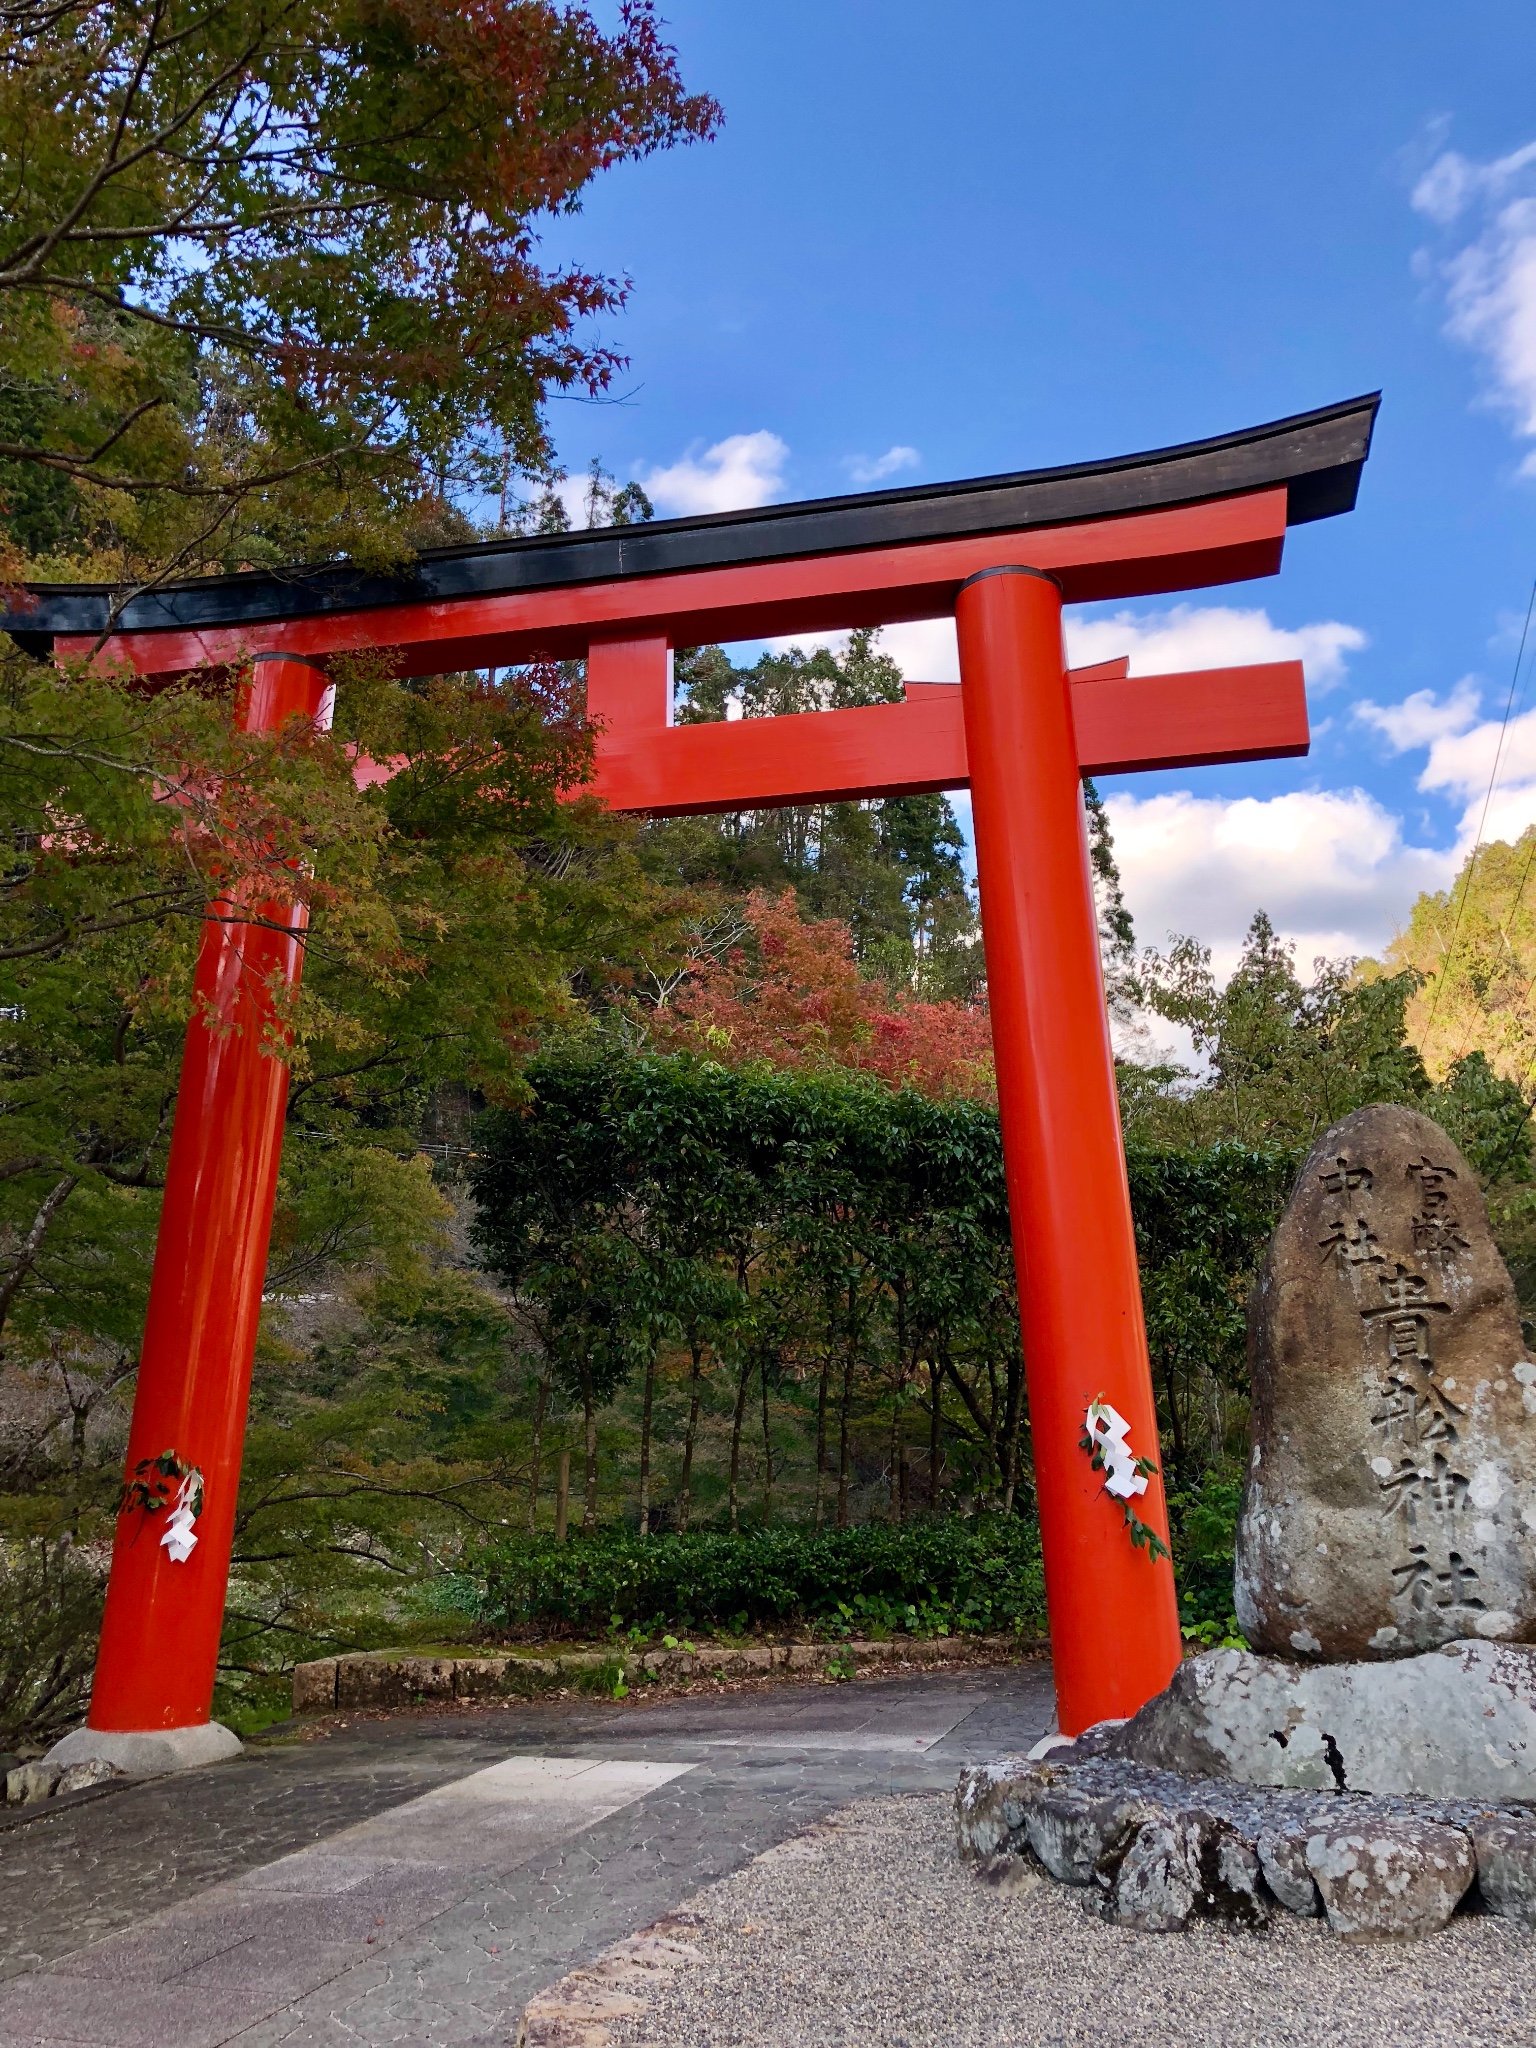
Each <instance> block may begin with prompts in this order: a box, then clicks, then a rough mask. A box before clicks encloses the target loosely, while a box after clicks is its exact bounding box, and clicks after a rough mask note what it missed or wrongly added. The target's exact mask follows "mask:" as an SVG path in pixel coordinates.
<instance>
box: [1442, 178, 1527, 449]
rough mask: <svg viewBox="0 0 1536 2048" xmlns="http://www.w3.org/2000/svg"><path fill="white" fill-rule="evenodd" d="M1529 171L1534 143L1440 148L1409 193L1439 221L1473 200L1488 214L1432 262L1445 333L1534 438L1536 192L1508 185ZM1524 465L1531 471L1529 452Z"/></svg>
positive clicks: (1452, 218)
mask: <svg viewBox="0 0 1536 2048" xmlns="http://www.w3.org/2000/svg"><path fill="white" fill-rule="evenodd" d="M1533 171H1536V142H1533V143H1527V144H1526V145H1525V147H1524V148H1522V149H1517V150H1512V151H1511V152H1510V154H1509V155H1508V156H1502V157H1498V158H1496V159H1495V160H1494V161H1493V162H1492V163H1486V164H1477V163H1472V162H1471V161H1470V160H1469V159H1468V158H1466V157H1464V156H1462V155H1460V154H1459V153H1458V152H1457V151H1455V150H1446V151H1445V152H1443V153H1442V154H1441V155H1440V156H1439V157H1437V158H1436V159H1435V161H1434V163H1433V164H1431V165H1430V167H1429V169H1428V170H1427V171H1426V172H1425V173H1424V175H1423V177H1422V178H1421V179H1420V180H1419V182H1418V184H1417V186H1415V188H1414V192H1413V204H1414V206H1415V207H1417V209H1418V210H1419V212H1420V213H1422V214H1424V215H1426V216H1427V217H1428V218H1429V219H1430V220H1432V221H1434V222H1436V224H1437V225H1439V226H1441V227H1449V226H1451V225H1452V224H1453V223H1454V222H1456V221H1458V220H1459V219H1460V218H1461V217H1462V215H1463V214H1465V213H1466V212H1467V210H1468V209H1469V208H1471V207H1474V206H1481V207H1482V208H1483V209H1485V211H1486V212H1487V214H1488V218H1487V220H1486V223H1485V225H1484V227H1483V230H1482V232H1481V233H1480V234H1479V235H1478V236H1477V237H1476V239H1475V240H1473V241H1471V242H1469V243H1468V244H1467V245H1466V246H1465V247H1464V248H1462V249H1460V250H1458V251H1457V252H1456V253H1455V254H1454V255H1452V256H1451V257H1450V258H1449V259H1448V260H1447V261H1445V262H1444V263H1443V264H1441V265H1440V274H1441V276H1442V278H1443V280H1444V284H1445V295H1446V306H1447V309H1448V315H1449V317H1448V319H1447V321H1446V331H1447V333H1449V334H1450V335H1451V336H1452V337H1453V338H1454V339H1455V340H1457V341H1460V342H1463V343H1465V344H1466V346H1467V347H1468V348H1471V349H1474V350H1476V351H1477V353H1478V354H1480V355H1481V356H1482V357H1483V358H1484V360H1485V361H1486V363H1487V364H1488V367H1489V369H1490V371H1491V373H1492V381H1491V390H1490V394H1489V395H1490V397H1491V399H1492V400H1493V402H1494V403H1495V404H1496V405H1498V406H1500V407H1502V408H1503V410H1505V411H1506V412H1509V413H1510V414H1512V415H1513V417H1514V421H1515V430H1516V432H1517V433H1519V434H1521V435H1523V436H1526V437H1531V436H1536V198H1533V197H1530V196H1529V195H1528V193H1527V194H1525V195H1520V194H1515V195H1514V196H1511V188H1513V187H1516V186H1518V185H1519V184H1521V183H1524V184H1525V185H1527V186H1529V185H1530V183H1531V178H1530V177H1529V176H1527V175H1526V174H1527V173H1532V172H1533ZM1524 470H1525V473H1526V474H1528V475H1529V474H1536V456H1533V457H1530V458H1528V459H1527V461H1526V463H1525V464H1524Z"/></svg>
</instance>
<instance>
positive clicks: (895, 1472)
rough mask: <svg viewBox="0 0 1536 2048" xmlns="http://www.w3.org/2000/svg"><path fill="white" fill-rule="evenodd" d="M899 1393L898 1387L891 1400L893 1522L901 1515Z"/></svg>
mask: <svg viewBox="0 0 1536 2048" xmlns="http://www.w3.org/2000/svg"><path fill="white" fill-rule="evenodd" d="M901 1494H902V1485H901V1393H900V1390H899V1389H898V1390H897V1392H896V1393H895V1395H894V1396H893V1397H892V1400H891V1486H890V1504H889V1513H890V1518H891V1520H892V1521H893V1522H899V1521H900V1520H901V1518H902V1516H901Z"/></svg>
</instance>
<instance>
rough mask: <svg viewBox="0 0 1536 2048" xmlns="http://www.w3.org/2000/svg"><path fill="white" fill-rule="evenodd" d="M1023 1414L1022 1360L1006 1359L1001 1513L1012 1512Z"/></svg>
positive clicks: (1017, 1473)
mask: <svg viewBox="0 0 1536 2048" xmlns="http://www.w3.org/2000/svg"><path fill="white" fill-rule="evenodd" d="M1023 1414H1024V1360H1023V1358H1022V1357H1014V1358H1010V1359H1009V1361H1008V1421H1007V1425H1006V1427H1005V1430H1004V1433H1003V1513H1004V1514H1005V1515H1011V1514H1012V1513H1013V1495H1014V1489H1015V1487H1016V1486H1017V1485H1018V1483H1019V1424H1020V1422H1021V1421H1022V1419H1023Z"/></svg>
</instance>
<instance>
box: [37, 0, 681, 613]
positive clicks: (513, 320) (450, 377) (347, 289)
mask: <svg viewBox="0 0 1536 2048" xmlns="http://www.w3.org/2000/svg"><path fill="white" fill-rule="evenodd" d="M719 119H720V113H719V109H718V107H717V106H716V105H715V103H714V102H713V101H712V100H710V99H709V98H707V97H705V96H702V95H696V94H695V95H690V94H689V93H687V92H686V91H685V90H684V88H683V85H682V82H681V79H680V78H679V75H678V71H677V64H676V59H675V55H674V53H673V51H672V50H671V48H670V47H669V45H668V44H667V43H666V41H665V40H664V38H663V35H662V32H661V27H660V24H659V23H658V21H657V18H656V15H655V11H654V7H653V5H652V0H623V4H622V6H621V7H620V9H619V19H618V23H617V26H616V29H615V30H614V32H613V33H611V34H605V33H603V31H602V30H601V29H600V28H599V26H598V24H597V23H596V21H595V20H594V19H593V17H592V15H591V14H590V13H589V12H588V11H587V9H586V8H585V7H582V6H562V5H557V4H555V0H458V4H455V5H451V6H445V5H442V4H439V0H303V4H300V0H5V4H3V5H0V193H3V195H4V202H3V205H0V219H3V226H0V499H3V501H4V503H3V520H0V524H3V525H4V527H5V529H6V539H7V545H6V550H5V554H6V559H5V562H4V563H3V564H0V568H3V570H4V572H5V573H7V574H9V575H10V576H12V577H13V578H14V577H18V576H20V575H21V574H22V573H23V572H24V571H25V569H26V568H27V567H28V565H29V564H30V566H31V568H32V571H33V573H34V574H37V573H42V574H44V575H48V574H51V575H53V576H54V577H55V578H60V579H64V580H75V579H77V578H78V577H80V576H82V575H95V576H97V577H98V578H100V579H101V580H105V581H108V582H111V583H116V584H121V585H123V586H124V587H125V588H132V587H134V586H136V585H139V584H142V583H143V582H145V581H146V580H153V579H155V578H159V577H164V576H166V575H169V574H175V573H185V572H193V571H202V570H209V569H234V568H239V567H241V566H245V565H247V564H252V563H255V564H260V563H281V562H290V561H302V560H314V559H316V558H328V557H334V556H338V555H348V556H350V557H352V558H353V559H356V560H359V561H363V560H366V561H370V562H374V563H390V562H395V561H398V560H400V559H401V558H402V557H403V556H405V555H408V554H409V552H410V551H411V548H412V547H413V546H414V545H416V544H418V543H419V542H420V541H421V540H422V539H423V538H425V539H427V540H431V539H434V538H439V539H462V538H466V537H470V536H469V535H467V534H466V533H465V532H464V531H463V530H462V528H463V520H462V515H455V514H454V513H453V505H452V500H453V497H454V495H455V492H456V491H457V492H459V493H462V492H463V491H465V490H468V491H471V492H472V491H474V490H475V489H479V490H481V491H492V490H494V489H496V488H497V487H498V485H502V486H504V483H505V477H506V472H507V469H508V467H509V466H511V467H512V468H515V469H518V470H520V471H522V472H525V473H539V472H542V471H545V470H547V469H548V468H549V466H550V464H551V462H552V451H551V448H550V444H549V438H548V434H547V431H546V428H545V425H544V421H543V416H542V406H543V401H544V398H545V394H546V393H547V392H548V391H549V390H551V389H555V390H576V391H580V392H582V393H585V394H590V395H595V394H597V393H598V392H600V391H602V390H603V389H604V388H605V387H606V386H607V384H608V383H609V381H610V379H611V378H612V376H613V374H614V372H615V370H616V369H617V368H618V367H619V365H620V363H621V361H622V358H621V357H620V356H618V355H617V354H616V353H615V352H614V350H613V349H612V348H611V347H610V346H608V345H607V344H606V343H604V342H602V341H601V340H600V339H597V338H596V337H595V336H594V335H593V334H592V333H591V332H590V331H589V329H588V327H587V323H588V322H589V321H590V320H591V319H592V317H593V316H596V315H600V314H604V313H610V312H612V311H613V310H615V309H616V308H617V307H618V306H620V305H621V304H622V303H623V300H624V298H625V296H626V292H627V289H628V286H627V283H626V281H625V280H623V279H617V278H612V277H607V276H603V275H601V274H598V273H597V272H594V271H591V270H588V269H585V268H583V267H582V266H581V265H579V264H571V263H567V264H563V265H553V266H551V265H547V264H544V263H542V262H541V261H540V260H539V247H538V233H539V228H540V226H541V225H543V224H545V223H547V222H551V221H554V220H557V219H559V218H561V217H562V216H566V215H569V214H570V213H572V212H574V211H575V210H576V209H577V207H578V206H579V202H580V195H581V193H582V191H583V189H584V187H585V186H586V185H587V183H588V182H589V180H590V179H591V178H592V177H593V176H594V175H595V174H596V173H598V172H599V171H601V170H602V169H604V168H605V167H607V166H609V165H612V164H615V163H617V162H620V161H622V160H624V159H627V158H634V157H637V156H643V155H645V154H647V153H649V152H651V151H653V150H656V149H660V148H664V147H667V146H668V145H670V144H672V143H674V142H678V141H681V140H685V139H690V138H699V137H705V136H708V135H710V134H712V133H713V132H714V130H715V128H716V126H717V125H718V122H719Z"/></svg>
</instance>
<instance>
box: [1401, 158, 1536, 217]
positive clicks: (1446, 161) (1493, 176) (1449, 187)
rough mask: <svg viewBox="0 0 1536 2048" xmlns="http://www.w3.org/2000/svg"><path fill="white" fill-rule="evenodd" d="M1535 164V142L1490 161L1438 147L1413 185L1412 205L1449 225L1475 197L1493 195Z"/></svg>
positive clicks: (1494, 196)
mask: <svg viewBox="0 0 1536 2048" xmlns="http://www.w3.org/2000/svg"><path fill="white" fill-rule="evenodd" d="M1533 163H1536V142H1528V143H1526V145H1525V147H1524V148H1523V149H1515V150H1511V151H1510V153H1509V155H1508V156H1501V157H1495V159H1494V160H1493V162H1492V163H1491V164H1475V163H1473V162H1471V161H1470V159H1468V158H1467V157H1464V156H1463V155H1462V154H1461V151H1460V150H1458V149H1447V150H1442V152H1441V153H1440V155H1439V156H1437V157H1436V158H1435V161H1434V162H1433V163H1432V164H1431V165H1430V167H1429V169H1428V170H1427V171H1426V172H1425V173H1424V175H1423V177H1422V178H1420V180H1419V182H1418V183H1417V184H1416V185H1415V186H1414V188H1413V196H1412V205H1413V207H1414V209H1415V211H1416V212H1418V213H1422V214H1424V215H1426V216H1427V218H1428V219H1430V220H1432V221H1434V222H1435V224H1436V226H1437V227H1442V228H1443V227H1449V226H1450V224H1451V222H1452V221H1453V220H1455V219H1457V217H1458V216H1459V215H1461V214H1462V213H1464V212H1465V211H1466V209H1467V207H1468V206H1469V205H1470V204H1471V202H1472V201H1473V200H1474V199H1476V198H1479V197H1484V196H1486V197H1489V198H1496V197H1497V196H1498V194H1499V193H1501V192H1502V191H1504V190H1505V188H1506V187H1507V186H1508V185H1509V184H1510V183H1511V182H1512V181H1513V180H1514V179H1515V178H1517V177H1518V176H1519V175H1520V173H1521V172H1522V171H1523V170H1524V169H1525V168H1526V167H1527V165H1529V164H1533Z"/></svg>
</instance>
